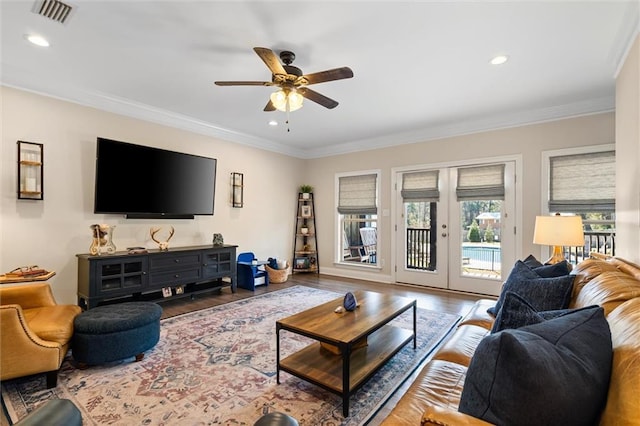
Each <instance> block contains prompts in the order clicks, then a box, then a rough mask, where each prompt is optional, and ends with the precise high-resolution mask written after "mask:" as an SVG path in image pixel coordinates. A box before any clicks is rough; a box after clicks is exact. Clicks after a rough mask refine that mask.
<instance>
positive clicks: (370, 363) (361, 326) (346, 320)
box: [276, 291, 416, 417]
mask: <svg viewBox="0 0 640 426" xmlns="http://www.w3.org/2000/svg"><path fill="white" fill-rule="evenodd" d="M354 294H355V296H356V299H357V300H358V303H359V304H360V306H359V307H358V308H357V309H356V310H355V311H352V312H348V311H345V312H343V313H339V314H338V313H335V312H334V310H335V308H336V307H338V306H341V305H342V301H343V298H342V297H340V298H338V299H335V300H332V301H330V302H327V303H324V304H322V305H320V306H316V307H315V308H311V309H308V310H306V311H303V312H300V313H298V314H295V315H292V316H290V317H287V318H283V319H281V320H280V321H276V339H277V347H276V352H277V355H276V356H277V360H276V362H277V367H276V368H277V369H276V373H277V376H276V378H277V382H278V383H280V370H283V371H286V372H287V373H290V374H292V375H294V376H296V377H299V378H301V379H304V380H306V381H308V382H310V383H313V384H315V385H318V386H320V387H322V388H324V389H326V390H328V391H330V392H333V393H336V394H338V395H342V414H343V415H344V416H345V417H348V416H349V397H350V396H351V395H352V394H353V393H354V392H355V391H356V390H358V389H359V388H360V387H361V386H362V385H363V384H364V383H365V382H366V381H367V380H368V379H369V378H370V377H371V376H373V375H374V374H375V373H376V371H378V370H379V369H380V368H381V367H382V366H383V365H384V364H385V363H386V362H387V361H388V360H389V359H391V358H392V357H393V356H394V355H395V354H396V353H398V351H400V349H402V347H403V346H405V345H406V344H407V343H409V342H410V341H411V340H413V348H414V349H415V348H416V301H415V300H414V299H408V298H405V297H399V296H392V295H388V294H381V293H373V292H368V291H356V292H354ZM410 308H413V331H411V330H407V329H404V328H400V327H395V326H392V325H389V322H391V320H393V319H394V318H396V317H398V316H399V315H401V314H402V313H404V312H406V311H407V310H409V309H410ZM280 330H287V331H289V332H292V333H296V334H300V335H303V336H307V337H310V338H312V339H314V340H316V341H317V342H315V343H313V344H311V345H309V346H307V347H305V348H303V349H302V350H300V351H298V352H296V353H294V354H292V355H290V356H288V357H286V358H285V359H282V360H281V359H280ZM321 343H322V344H324V345H325V347H327V345H328V347H329V348H330V349H333V350H327V349H325V347H322V346H321ZM365 343H366V344H365ZM334 352H339V354H336V353H334Z"/></svg>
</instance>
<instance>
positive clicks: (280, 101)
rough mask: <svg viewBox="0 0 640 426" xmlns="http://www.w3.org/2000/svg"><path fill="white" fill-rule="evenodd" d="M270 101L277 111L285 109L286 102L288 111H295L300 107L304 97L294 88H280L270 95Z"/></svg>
mask: <svg viewBox="0 0 640 426" xmlns="http://www.w3.org/2000/svg"><path fill="white" fill-rule="evenodd" d="M270 99H271V103H272V104H273V106H274V107H275V108H276V109H277V110H278V111H287V104H288V106H289V111H295V110H297V109H300V108H302V101H303V100H304V98H303V97H302V95H301V94H300V93H298V92H297V91H296V90H295V89H280V90H278V91H275V92H273V93H272V94H271V96H270Z"/></svg>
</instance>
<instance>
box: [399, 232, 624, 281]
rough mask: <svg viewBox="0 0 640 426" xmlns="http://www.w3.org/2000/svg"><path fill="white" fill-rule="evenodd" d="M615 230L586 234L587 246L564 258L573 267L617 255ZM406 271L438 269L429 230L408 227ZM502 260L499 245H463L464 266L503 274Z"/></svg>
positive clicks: (568, 249) (569, 249)
mask: <svg viewBox="0 0 640 426" xmlns="http://www.w3.org/2000/svg"><path fill="white" fill-rule="evenodd" d="M615 237H616V234H615V231H585V233H584V247H565V248H564V251H565V253H564V255H565V257H566V258H567V260H569V261H570V262H571V263H573V264H577V263H580V262H581V261H583V260H584V259H587V258H588V257H589V253H591V252H594V251H595V252H598V253H601V254H607V255H611V256H613V255H615V247H616V244H615V242H616V238H615ZM406 241H407V247H406V254H407V258H406V265H407V269H418V270H425V271H433V270H435V266H436V253H437V250H436V245H435V242H432V241H431V230H430V229H429V228H407V235H406ZM501 262H502V259H501V256H500V248H499V247H498V246H464V247H463V248H462V266H464V267H469V268H472V269H474V270H483V271H491V272H500V271H501V269H502V265H501Z"/></svg>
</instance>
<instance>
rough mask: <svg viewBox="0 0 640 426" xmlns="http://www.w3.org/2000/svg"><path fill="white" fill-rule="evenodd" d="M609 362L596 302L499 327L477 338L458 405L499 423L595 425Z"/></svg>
mask: <svg viewBox="0 0 640 426" xmlns="http://www.w3.org/2000/svg"><path fill="white" fill-rule="evenodd" d="M611 361H612V345H611V332H610V330H609V324H608V323H607V320H606V319H605V316H604V310H603V309H602V308H601V307H599V306H592V307H588V308H583V309H578V310H574V311H572V312H569V313H566V314H564V315H561V316H559V317H557V318H553V319H550V320H547V321H543V322H541V323H538V324H533V325H528V326H524V327H521V328H518V329H508V330H503V331H500V332H498V333H494V334H491V335H489V336H487V337H485V338H484V339H482V341H481V342H480V344H479V345H478V347H477V349H476V351H475V353H474V355H473V358H472V359H471V363H470V364H469V369H468V370H467V375H466V378H465V383H464V387H463V390H462V395H461V399H460V405H459V411H460V412H462V413H466V414H469V415H471V416H473V417H477V418H479V419H482V420H485V421H487V422H490V423H493V424H498V425H519V426H528V425H551V424H554V425H593V424H597V423H598V419H599V416H600V413H601V411H602V409H603V408H604V405H605V403H606V399H607V392H608V389H609V379H610V375H611Z"/></svg>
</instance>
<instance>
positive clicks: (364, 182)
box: [338, 174, 378, 215]
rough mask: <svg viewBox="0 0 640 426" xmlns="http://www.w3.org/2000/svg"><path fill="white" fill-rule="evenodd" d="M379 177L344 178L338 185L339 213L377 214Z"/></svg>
mask: <svg viewBox="0 0 640 426" xmlns="http://www.w3.org/2000/svg"><path fill="white" fill-rule="evenodd" d="M377 177H378V176H377V175H376V174H369V175H358V176H342V177H340V178H339V184H338V191H339V194H338V213H340V214H362V215H364V214H377V213H378V206H377V203H376V195H377V188H376V185H377Z"/></svg>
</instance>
